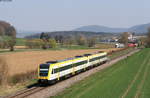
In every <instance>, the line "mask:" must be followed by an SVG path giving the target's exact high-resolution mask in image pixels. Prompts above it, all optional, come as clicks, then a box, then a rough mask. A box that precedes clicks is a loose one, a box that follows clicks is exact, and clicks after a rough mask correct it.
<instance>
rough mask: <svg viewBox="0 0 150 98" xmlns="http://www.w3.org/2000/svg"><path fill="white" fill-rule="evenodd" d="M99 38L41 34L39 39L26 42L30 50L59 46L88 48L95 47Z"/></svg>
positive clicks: (80, 35) (79, 35)
mask: <svg viewBox="0 0 150 98" xmlns="http://www.w3.org/2000/svg"><path fill="white" fill-rule="evenodd" d="M98 38H99V36H92V37H87V36H84V35H82V34H78V35H75V36H71V35H69V36H63V35H55V36H50V35H48V34H47V33H44V32H43V33H41V34H40V37H39V39H28V40H27V42H26V46H28V47H29V48H42V49H48V48H56V47H57V45H58V44H59V45H60V46H63V45H68V46H70V45H80V46H88V47H94V45H95V44H96V43H97V42H98V41H99V40H98Z"/></svg>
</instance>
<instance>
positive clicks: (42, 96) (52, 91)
mask: <svg viewBox="0 0 150 98" xmlns="http://www.w3.org/2000/svg"><path fill="white" fill-rule="evenodd" d="M138 51H139V50H135V51H132V52H131V53H129V54H127V55H124V56H122V57H120V58H117V59H114V60H112V61H110V62H107V63H106V64H103V65H102V66H99V67H96V68H93V69H91V70H89V71H86V72H84V73H81V74H79V75H76V76H74V77H72V78H70V79H67V80H64V81H62V82H59V83H57V84H55V85H52V86H50V87H48V88H46V89H44V90H42V91H40V92H37V93H35V94H33V95H31V96H28V98H47V97H50V96H55V95H56V94H58V93H60V92H62V91H63V90H64V89H65V88H68V87H70V86H71V85H73V84H74V83H76V82H78V81H80V80H83V79H84V78H86V77H88V76H90V75H92V74H94V73H96V72H98V71H100V70H102V69H104V68H107V67H109V66H111V65H113V64H115V63H117V62H118V61H120V60H122V59H125V58H126V57H127V56H130V55H132V54H134V53H135V52H138Z"/></svg>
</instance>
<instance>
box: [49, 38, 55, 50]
mask: <svg viewBox="0 0 150 98" xmlns="http://www.w3.org/2000/svg"><path fill="white" fill-rule="evenodd" d="M49 46H50V47H49V48H56V41H55V40H54V39H50V40H49Z"/></svg>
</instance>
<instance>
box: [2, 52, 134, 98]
mask: <svg viewBox="0 0 150 98" xmlns="http://www.w3.org/2000/svg"><path fill="white" fill-rule="evenodd" d="M135 51H136V50H135ZM129 53H130V52H129ZM129 53H128V54H129ZM127 56H128V55H127ZM127 56H126V57H127ZM120 57H122V56H120ZM120 57H115V58H113V59H111V60H110V61H109V62H108V63H110V62H111V61H113V60H115V59H117V58H120ZM67 80H69V79H67ZM61 82H63V81H60V82H59V83H57V84H58V85H59V84H61ZM57 84H54V85H52V86H40V85H39V84H35V85H34V86H33V87H31V88H27V89H24V90H21V91H19V92H17V93H15V94H13V95H8V96H5V97H3V98H28V97H29V96H30V95H34V94H35V93H37V92H40V91H43V90H44V89H47V88H49V87H51V88H53V87H54V86H55V85H56V86H57ZM33 98H34V97H33Z"/></svg>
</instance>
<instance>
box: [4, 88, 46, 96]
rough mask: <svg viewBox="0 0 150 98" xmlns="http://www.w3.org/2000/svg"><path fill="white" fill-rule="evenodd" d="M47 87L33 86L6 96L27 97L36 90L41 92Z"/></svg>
mask: <svg viewBox="0 0 150 98" xmlns="http://www.w3.org/2000/svg"><path fill="white" fill-rule="evenodd" d="M45 88H46V87H32V88H29V89H24V90H21V91H20V92H18V93H15V94H13V95H10V96H5V97H4V98H26V97H28V96H30V95H32V94H34V93H36V92H39V91H41V90H43V89H45Z"/></svg>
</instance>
